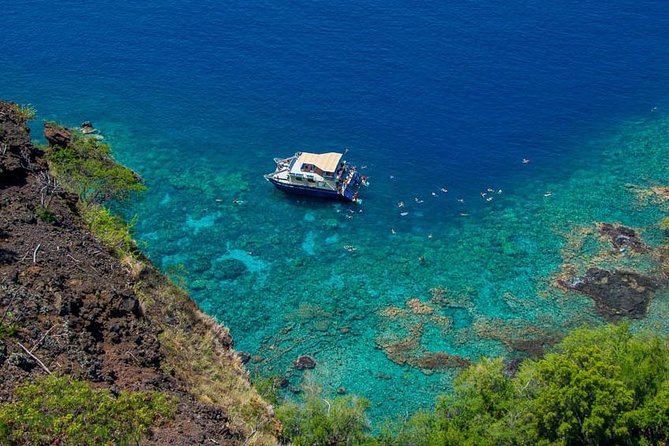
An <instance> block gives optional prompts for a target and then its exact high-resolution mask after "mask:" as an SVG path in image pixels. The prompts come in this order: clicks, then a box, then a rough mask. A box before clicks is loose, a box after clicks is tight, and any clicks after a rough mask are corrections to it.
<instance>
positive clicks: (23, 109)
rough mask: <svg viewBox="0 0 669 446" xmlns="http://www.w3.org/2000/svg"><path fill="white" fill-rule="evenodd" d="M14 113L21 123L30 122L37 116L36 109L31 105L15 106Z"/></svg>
mask: <svg viewBox="0 0 669 446" xmlns="http://www.w3.org/2000/svg"><path fill="white" fill-rule="evenodd" d="M15 107H16V112H17V113H18V115H19V117H20V118H21V119H22V120H23V121H32V120H33V119H35V117H36V116H37V109H36V108H35V107H33V106H32V105H31V104H26V105H18V104H15Z"/></svg>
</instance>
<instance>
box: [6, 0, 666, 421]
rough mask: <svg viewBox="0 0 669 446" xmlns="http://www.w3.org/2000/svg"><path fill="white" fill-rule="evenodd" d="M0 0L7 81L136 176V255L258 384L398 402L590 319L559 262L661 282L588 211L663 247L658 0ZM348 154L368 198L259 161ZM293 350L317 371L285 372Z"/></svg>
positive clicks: (653, 311) (380, 405)
mask: <svg viewBox="0 0 669 446" xmlns="http://www.w3.org/2000/svg"><path fill="white" fill-rule="evenodd" d="M2 10H3V17H4V21H5V26H3V29H2V30H1V31H0V48H2V59H1V60H2V62H3V63H2V64H0V96H2V97H3V98H8V99H12V100H15V101H17V102H20V103H32V104H33V105H35V106H36V107H37V109H38V110H39V120H58V121H61V122H64V123H66V124H69V125H77V124H79V123H80V122H81V121H83V120H92V121H93V123H94V124H95V125H96V126H97V127H98V128H99V129H100V130H101V131H102V133H103V134H104V136H105V140H106V141H108V142H109V143H110V144H112V145H113V148H114V153H115V154H116V156H117V158H118V159H119V160H120V161H121V162H123V163H125V164H127V165H128V166H130V167H132V168H133V169H135V170H137V171H138V172H139V173H140V174H141V175H142V176H143V177H144V179H145V180H146V182H147V184H148V186H149V187H150V189H149V191H148V192H147V193H146V194H145V195H144V196H143V197H142V198H141V199H138V200H136V201H134V202H132V203H129V204H128V205H127V206H126V207H125V208H124V209H123V212H125V213H126V214H127V215H128V216H132V215H137V217H138V219H137V223H136V225H135V227H134V231H135V234H136V237H137V239H138V240H140V242H141V245H142V248H143V249H144V251H145V252H146V253H147V255H149V257H150V258H151V259H152V260H153V261H154V262H155V263H156V264H157V265H158V266H160V267H161V268H163V270H164V271H166V272H167V273H168V274H170V275H171V276H172V277H173V278H174V279H175V280H177V281H180V282H182V283H184V284H185V286H187V287H188V288H189V289H190V291H191V294H192V296H193V297H194V298H195V300H196V301H197V302H198V304H199V305H200V306H201V307H202V308H203V309H204V310H205V311H206V312H207V313H209V314H211V315H213V316H215V317H216V318H218V319H219V320H220V321H221V322H223V323H224V324H225V325H227V326H228V327H229V328H230V330H231V332H232V334H233V336H234V338H235V342H236V345H237V348H238V349H240V350H245V351H248V352H249V353H251V354H252V355H253V360H252V362H251V363H250V364H249V368H250V369H251V371H252V373H254V374H259V375H262V376H271V375H281V376H285V377H287V378H289V380H290V385H291V386H292V387H295V388H297V387H299V386H300V384H301V383H304V382H305V381H309V382H312V381H313V382H316V383H317V384H318V385H319V386H320V387H321V388H322V389H323V391H324V392H325V393H326V394H327V395H334V394H335V393H336V391H337V389H339V388H343V389H345V391H346V392H349V393H354V394H357V395H361V396H365V397H367V398H369V399H370V400H371V401H372V403H373V408H372V415H373V416H374V417H375V418H382V417H384V416H388V415H395V414H404V413H406V412H407V411H413V410H415V409H417V408H419V407H430V406H431V405H432V404H433V401H434V398H435V396H436V395H438V394H439V393H443V392H447V391H448V389H449V388H450V385H451V382H452V378H453V376H454V374H455V373H457V371H458V370H459V366H460V365H462V364H463V363H464V362H466V361H467V360H476V359H477V358H479V357H481V356H489V355H493V356H498V355H502V356H505V357H508V358H513V357H518V356H523V355H524V354H526V353H527V352H528V350H531V348H530V347H528V345H530V344H531V345H534V344H541V343H542V342H546V343H550V342H551V341H552V340H555V339H558V338H559V337H560V336H561V335H562V334H563V333H565V331H567V330H569V329H571V328H573V327H576V326H580V325H581V324H599V323H602V322H603V321H602V319H601V318H600V317H599V316H598V315H597V314H596V312H595V311H594V305H593V303H592V301H591V300H590V299H589V298H586V297H584V296H580V295H577V294H574V293H565V292H564V291H562V290H560V289H559V288H558V287H556V286H555V282H556V280H557V278H558V277H560V273H563V272H565V271H575V272H576V273H580V274H582V273H583V272H584V271H585V269H587V267H588V266H593V265H595V266H602V267H624V268H635V269H637V270H639V271H642V272H644V273H648V274H659V271H660V268H661V267H660V264H659V261H658V256H657V255H650V254H649V255H645V256H627V255H614V254H612V253H611V252H610V251H611V250H610V247H607V245H606V243H605V242H603V241H602V240H600V239H599V238H598V237H597V235H596V230H595V224H596V223H597V222H611V223H622V224H625V225H629V226H632V227H634V228H637V229H638V230H639V231H640V233H641V234H642V236H643V237H644V240H646V241H647V242H648V243H649V244H650V245H652V246H656V245H657V244H659V243H660V241H661V239H662V234H661V233H660V231H659V230H658V229H657V225H656V224H657V221H658V220H659V219H660V217H661V216H663V215H666V214H668V213H669V203H668V201H667V198H666V197H664V196H663V195H662V194H661V193H660V192H658V189H652V188H653V187H657V186H662V185H665V186H666V185H669V170H668V167H667V166H668V165H669V163H667V159H668V156H669V94H668V91H667V86H668V85H669V4H667V3H666V2H663V1H659V0H657V1H643V0H642V1H631V0H612V1H610V2H595V1H578V2H577V1H565V2H549V1H545V0H540V1H536V2H527V1H522V0H512V1H508V2H492V1H488V0H483V1H466V2H452V1H446V2H422V3H420V4H417V3H416V2H403V1H397V0H392V1H384V2H381V1H377V0H372V1H367V2H358V3H353V2H341V1H329V2H322V1H310V2H305V1H295V2H270V1H260V0H251V1H246V2H225V3H221V2H214V1H202V2H185V1H177V0H171V1H167V2H156V1H147V2H111V1H90V2H82V1H62V2H56V3H54V2H45V1H22V0H17V1H13V2H5V3H4V4H2ZM35 132H36V135H35V136H36V137H37V136H38V135H37V132H39V122H38V123H37V125H36V126H35ZM345 148H348V149H350V151H349V152H348V153H347V155H346V157H347V159H348V160H349V161H353V162H355V163H356V164H357V165H358V166H359V167H360V168H361V169H363V172H364V173H365V174H366V175H368V176H369V178H370V182H371V185H370V187H368V188H366V189H365V190H363V191H362V193H361V197H362V199H363V202H362V204H361V205H348V204H342V203H331V202H323V201H312V200H306V199H299V198H296V197H290V196H286V195H283V194H282V193H280V192H279V191H276V190H275V189H274V188H273V187H272V186H271V185H270V184H269V183H267V182H265V180H264V179H263V177H262V175H263V174H264V173H267V172H269V171H271V170H273V162H272V158H273V157H276V156H289V155H292V154H293V153H294V152H295V151H298V150H307V151H332V150H343V149H345ZM523 159H528V160H530V162H528V163H523V162H522V160H523ZM442 189H443V190H444V191H446V190H447V192H444V191H442ZM234 201H237V202H238V203H239V202H240V203H239V204H235V203H234ZM400 202H402V203H403V204H404V205H403V206H402V207H400V206H399V203H400ZM405 212H406V213H407V214H406V215H402V214H403V213H405ZM345 245H351V246H354V247H355V248H356V250H355V251H354V252H349V251H348V250H346V249H344V246H345ZM667 315H669V296H667V295H666V293H665V292H660V293H658V294H657V295H656V296H655V298H654V300H653V302H652V304H651V307H650V311H649V316H648V318H647V319H643V320H640V321H636V322H635V326H638V327H652V328H654V329H658V330H662V331H665V332H669V322H667V321H669V318H667V317H666V316H667ZM301 354H311V355H313V356H314V358H316V360H317V362H318V365H317V367H316V368H315V369H314V370H313V371H307V372H301V371H298V370H296V369H295V367H294V366H293V361H294V360H295V359H296V358H297V357H298V356H299V355H301ZM286 393H287V394H288V395H289V396H291V395H292V393H290V391H287V392H286Z"/></svg>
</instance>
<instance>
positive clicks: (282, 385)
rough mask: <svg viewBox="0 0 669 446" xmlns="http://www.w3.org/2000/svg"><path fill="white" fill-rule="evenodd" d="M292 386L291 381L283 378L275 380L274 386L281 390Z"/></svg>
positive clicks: (279, 377) (278, 377)
mask: <svg viewBox="0 0 669 446" xmlns="http://www.w3.org/2000/svg"><path fill="white" fill-rule="evenodd" d="M289 384H290V381H288V379H286V378H285V377H283V376H277V377H275V378H274V385H275V386H277V387H279V388H280V389H285V388H286V387H288V385H289Z"/></svg>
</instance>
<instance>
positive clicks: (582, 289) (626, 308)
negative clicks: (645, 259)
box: [560, 268, 660, 321]
mask: <svg viewBox="0 0 669 446" xmlns="http://www.w3.org/2000/svg"><path fill="white" fill-rule="evenodd" d="M560 284H561V285H562V286H564V287H566V288H568V289H571V290H574V291H578V292H579V293H582V294H585V295H586V296H589V297H591V298H592V299H593V300H594V301H595V304H596V308H597V312H598V313H599V314H600V315H602V316H603V317H605V318H606V319H607V320H609V321H615V320H619V319H621V318H623V317H629V318H634V319H639V318H642V317H644V316H645V315H646V311H647V310H648V304H649V303H650V301H651V299H652V297H653V293H654V292H655V291H656V290H657V289H658V288H659V286H660V284H659V283H658V282H657V281H656V280H654V279H652V278H650V277H646V276H642V275H641V274H638V273H635V272H630V271H607V270H603V269H599V268H590V269H589V270H588V271H587V272H586V274H585V275H584V276H583V277H577V278H574V279H572V280H571V281H568V282H567V281H561V282H560Z"/></svg>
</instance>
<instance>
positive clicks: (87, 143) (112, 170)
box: [47, 134, 146, 204]
mask: <svg viewBox="0 0 669 446" xmlns="http://www.w3.org/2000/svg"><path fill="white" fill-rule="evenodd" d="M47 160H48V161H49V164H50V166H51V168H52V169H53V171H54V172H55V174H56V175H57V177H58V179H59V181H60V182H61V184H63V186H64V187H65V188H67V189H69V190H71V191H72V192H74V193H76V194H77V195H78V196H79V198H80V199H81V201H83V202H85V203H98V204H99V203H104V202H108V201H122V200H125V199H127V198H128V197H129V196H130V195H131V194H132V193H136V192H142V191H144V190H146V186H144V184H142V181H141V178H140V177H139V176H138V175H137V174H136V173H135V172H133V171H132V170H130V169H128V168H126V167H124V166H122V165H120V164H118V163H117V162H116V161H114V159H113V158H112V155H111V149H110V148H109V146H108V145H107V144H104V143H102V142H100V141H98V140H97V139H95V138H93V137H90V136H82V135H77V134H74V136H73V140H72V141H71V143H70V144H69V145H68V146H67V147H60V146H58V147H52V148H50V149H49V152H48V153H47Z"/></svg>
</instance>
